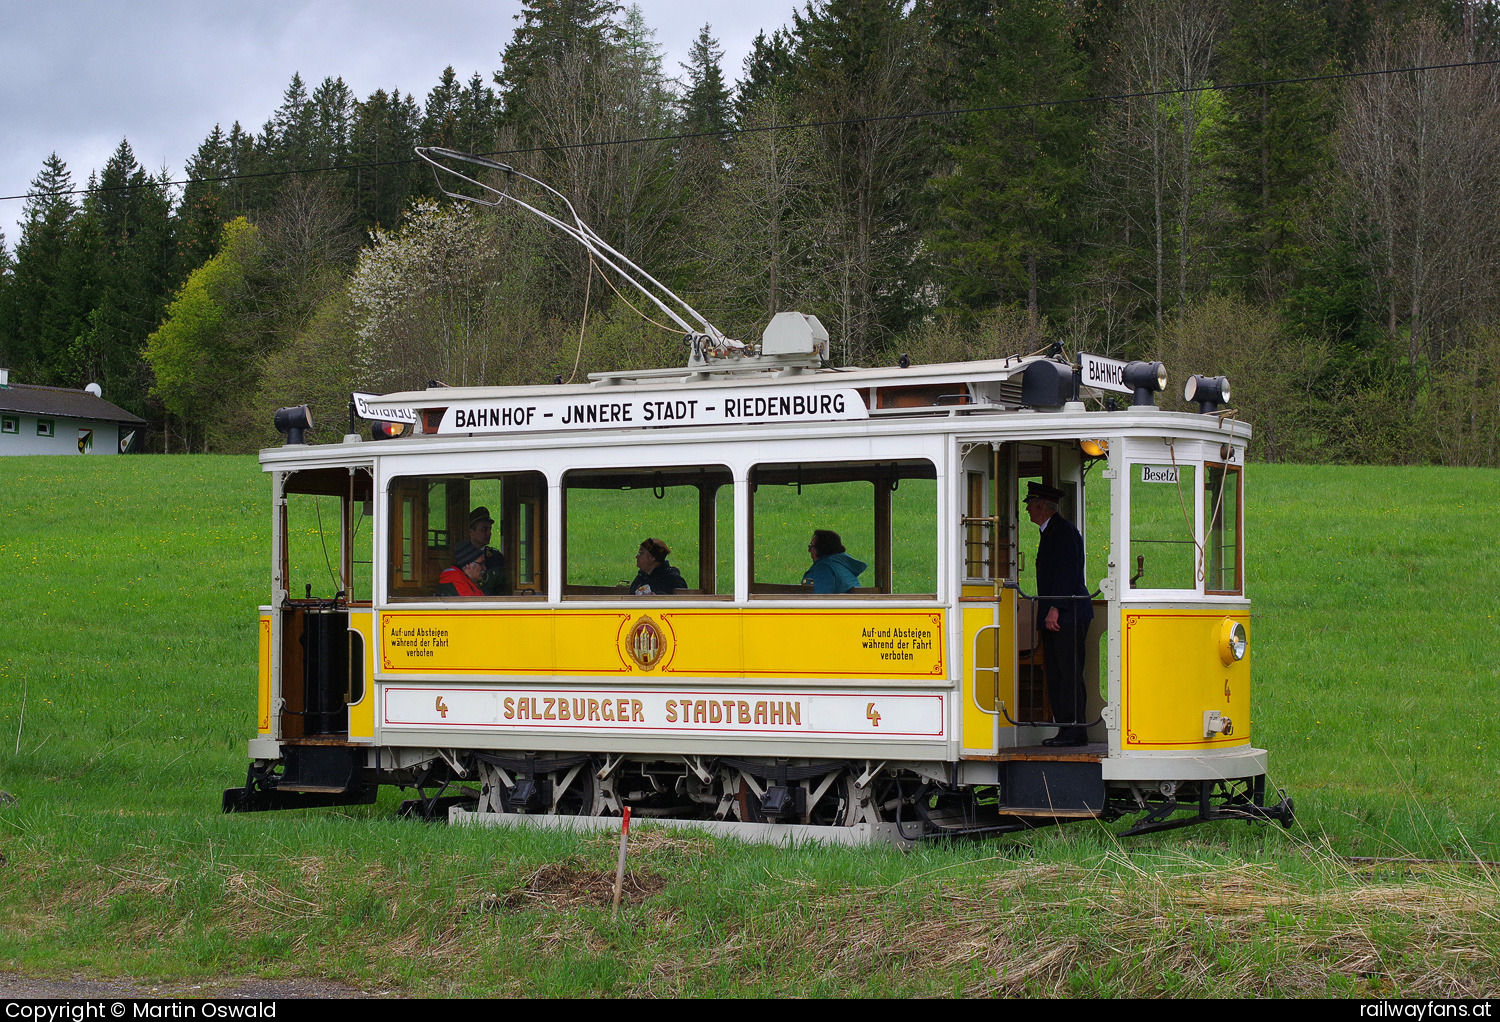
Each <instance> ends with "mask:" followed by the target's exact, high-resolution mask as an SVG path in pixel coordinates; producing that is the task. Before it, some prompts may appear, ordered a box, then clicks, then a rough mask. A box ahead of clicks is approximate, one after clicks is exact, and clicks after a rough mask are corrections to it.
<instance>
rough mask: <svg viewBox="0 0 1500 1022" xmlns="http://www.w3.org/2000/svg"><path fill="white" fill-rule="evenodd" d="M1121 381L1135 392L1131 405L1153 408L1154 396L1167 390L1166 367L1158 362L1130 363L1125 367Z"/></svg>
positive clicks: (1154, 403)
mask: <svg viewBox="0 0 1500 1022" xmlns="http://www.w3.org/2000/svg"><path fill="white" fill-rule="evenodd" d="M1122 379H1123V380H1124V381H1125V386H1127V387H1129V388H1130V389H1131V390H1132V391H1134V392H1135V397H1134V398H1132V399H1131V402H1130V403H1131V404H1132V405H1135V406H1138V407H1139V406H1142V405H1149V406H1151V407H1155V405H1156V399H1155V397H1154V395H1155V394H1156V393H1157V392H1158V391H1161V390H1166V389H1167V367H1166V366H1164V365H1162V364H1161V363H1160V362H1131V363H1129V364H1128V365H1126V366H1125V372H1124V373H1123V374H1122Z"/></svg>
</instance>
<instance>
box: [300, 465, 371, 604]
mask: <svg viewBox="0 0 1500 1022" xmlns="http://www.w3.org/2000/svg"><path fill="white" fill-rule="evenodd" d="M282 493H283V494H285V496H286V506H285V508H284V511H283V514H284V517H283V518H282V536H283V538H284V546H283V548H282V550H281V558H280V559H281V574H282V578H283V580H284V584H285V586H286V589H287V593H288V595H289V596H290V597H291V598H292V599H306V598H307V596H308V594H309V589H308V586H309V585H310V586H311V587H312V589H311V595H312V597H313V598H314V599H322V600H328V599H332V598H333V597H335V596H336V595H338V594H343V597H344V599H345V600H346V601H347V602H349V603H368V602H369V600H370V592H371V542H370V511H371V503H370V498H371V494H372V486H371V481H370V473H369V470H368V469H363V468H360V469H355V470H354V471H353V472H350V471H349V470H348V469H317V470H312V471H306V472H295V473H292V474H291V475H289V476H287V478H286V481H285V482H284V484H283V486H282Z"/></svg>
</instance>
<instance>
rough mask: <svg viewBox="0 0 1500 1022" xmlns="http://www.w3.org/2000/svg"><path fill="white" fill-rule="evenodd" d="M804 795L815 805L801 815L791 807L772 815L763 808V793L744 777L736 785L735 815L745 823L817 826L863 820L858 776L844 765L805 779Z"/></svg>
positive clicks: (845, 823)
mask: <svg viewBox="0 0 1500 1022" xmlns="http://www.w3.org/2000/svg"><path fill="white" fill-rule="evenodd" d="M803 785H804V788H803V791H802V792H801V794H802V795H803V797H804V798H805V800H806V801H807V802H811V803H812V804H811V805H810V806H808V807H807V809H806V810H805V811H804V812H802V813H801V814H797V813H794V812H792V811H790V810H787V811H783V812H780V813H777V814H775V815H772V814H770V813H767V812H766V811H765V809H764V808H763V807H762V802H761V796H760V795H759V794H757V793H756V790H755V787H754V786H753V785H751V783H750V781H749V779H747V778H745V777H743V776H741V777H739V778H738V784H737V786H736V785H733V784H732V782H731V790H734V792H735V796H734V802H735V811H736V812H735V814H736V815H737V816H738V817H739V818H740V820H741V821H742V822H744V823H807V824H811V825H812V826H816V827H852V826H854V825H855V824H856V823H858V822H859V816H860V813H859V801H858V799H857V797H856V795H857V793H856V791H855V785H854V777H853V775H852V774H850V773H849V771H848V770H845V769H843V768H840V769H838V770H834V771H831V772H830V773H828V774H824V775H823V776H822V777H819V778H809V779H808V780H807V781H804V782H803Z"/></svg>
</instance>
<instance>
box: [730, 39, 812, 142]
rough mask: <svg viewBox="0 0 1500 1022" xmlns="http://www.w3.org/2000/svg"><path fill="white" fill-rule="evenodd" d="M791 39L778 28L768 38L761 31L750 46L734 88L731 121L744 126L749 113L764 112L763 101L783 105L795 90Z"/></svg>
mask: <svg viewBox="0 0 1500 1022" xmlns="http://www.w3.org/2000/svg"><path fill="white" fill-rule="evenodd" d="M792 68H793V64H792V37H791V35H790V34H789V33H787V31H786V30H785V29H780V28H778V29H777V30H776V31H774V32H772V33H771V34H770V35H769V36H768V35H766V34H765V33H764V32H761V33H759V34H758V35H757V36H756V37H755V41H754V42H753V43H751V44H750V52H749V53H748V54H746V56H745V64H744V67H743V73H742V74H741V76H740V79H739V81H737V82H736V83H735V89H734V103H733V110H734V122H735V124H737V125H741V126H743V125H744V124H745V123H746V120H747V118H749V117H750V116H751V112H752V111H760V112H762V113H763V112H764V110H765V108H764V107H763V106H762V100H766V99H770V98H775V99H776V100H777V102H778V105H785V103H786V101H787V99H788V98H789V94H790V93H791V92H794V91H796V90H795V86H794V84H793V74H792Z"/></svg>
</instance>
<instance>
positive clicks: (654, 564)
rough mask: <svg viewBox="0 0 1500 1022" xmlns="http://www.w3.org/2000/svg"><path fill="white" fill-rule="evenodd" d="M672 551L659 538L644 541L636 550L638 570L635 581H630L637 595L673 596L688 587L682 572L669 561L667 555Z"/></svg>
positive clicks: (633, 591) (632, 590)
mask: <svg viewBox="0 0 1500 1022" xmlns="http://www.w3.org/2000/svg"><path fill="white" fill-rule="evenodd" d="M671 552H672V550H671V548H670V547H668V546H667V545H666V544H665V543H663V542H662V541H661V540H659V539H647V540H646V541H645V542H643V543H642V544H641V548H640V550H638V551H636V555H635V566H636V569H637V571H636V575H635V581H634V582H632V583H630V591H631V592H632V593H634V594H635V595H637V596H671V595H672V594H673V593H675V592H676V591H677V590H679V589H686V588H687V583H686V582H684V581H683V580H682V572H680V571H678V570H677V569H676V568H674V567H672V566H671V565H670V564H668V563H667V555H668V554H670V553H671Z"/></svg>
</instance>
